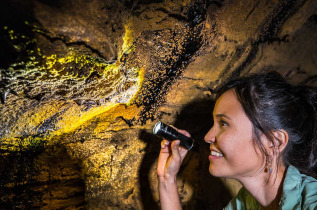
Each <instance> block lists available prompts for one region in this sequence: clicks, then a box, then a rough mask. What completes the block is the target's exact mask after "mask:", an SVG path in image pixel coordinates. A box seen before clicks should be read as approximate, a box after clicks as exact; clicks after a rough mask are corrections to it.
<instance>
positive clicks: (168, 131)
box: [153, 121, 197, 150]
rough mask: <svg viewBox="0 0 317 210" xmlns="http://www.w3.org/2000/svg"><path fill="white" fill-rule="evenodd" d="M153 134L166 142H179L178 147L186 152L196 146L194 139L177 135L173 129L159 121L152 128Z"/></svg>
mask: <svg viewBox="0 0 317 210" xmlns="http://www.w3.org/2000/svg"><path fill="white" fill-rule="evenodd" d="M153 134H156V135H158V136H161V137H163V138H164V139H166V140H168V141H173V140H180V145H181V146H182V147H184V148H185V149H188V150H191V149H193V148H195V147H196V146H197V143H195V140H194V139H192V138H190V137H187V136H185V135H183V134H181V133H179V132H178V131H176V130H175V129H174V128H173V127H171V126H168V125H166V124H164V123H162V122H161V121H158V122H157V123H156V124H155V126H154V128H153Z"/></svg>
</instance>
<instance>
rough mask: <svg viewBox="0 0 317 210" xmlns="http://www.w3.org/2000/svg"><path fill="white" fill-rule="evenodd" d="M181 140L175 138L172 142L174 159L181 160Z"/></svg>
mask: <svg viewBox="0 0 317 210" xmlns="http://www.w3.org/2000/svg"><path fill="white" fill-rule="evenodd" d="M179 144H180V141H179V140H175V141H173V142H172V145H171V149H172V155H173V159H175V160H179V159H180V154H179V150H180V147H179Z"/></svg>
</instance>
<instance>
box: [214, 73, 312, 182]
mask: <svg viewBox="0 0 317 210" xmlns="http://www.w3.org/2000/svg"><path fill="white" fill-rule="evenodd" d="M229 89H234V91H235V93H236V95H237V98H238V100H239V102H240V103H241V105H242V107H243V109H244V111H245V113H246V115H247V116H248V118H249V119H250V121H251V122H252V124H253V135H254V136H255V138H254V141H255V144H256V145H257V146H259V148H260V150H261V151H262V152H263V154H264V155H265V157H266V161H267V157H268V153H267V151H266V150H265V147H264V145H263V143H262V142H261V140H260V136H261V134H264V135H265V136H266V137H267V138H268V139H269V140H270V141H271V142H272V143H273V145H276V144H275V141H274V138H273V131H276V130H278V129H284V130H285V131H286V132H287V133H288V136H289V141H288V144H287V146H286V147H285V149H284V151H283V152H282V154H281V155H279V157H282V160H283V162H284V164H285V165H286V166H289V165H293V166H295V167H296V168H297V169H298V170H299V171H301V172H302V173H305V174H307V175H310V176H314V177H316V175H317V122H316V115H317V114H316V111H317V91H316V90H317V89H316V87H309V86H305V85H292V84H290V83H288V82H287V81H286V80H285V78H284V77H283V76H281V75H280V74H279V73H278V72H275V71H270V72H267V73H259V74H252V75H249V76H247V77H241V78H238V79H234V80H230V81H228V82H227V83H225V84H224V85H222V86H221V87H220V88H219V89H218V91H217V95H216V99H218V98H219V97H220V96H221V95H222V94H223V93H224V92H226V91H227V90H229Z"/></svg>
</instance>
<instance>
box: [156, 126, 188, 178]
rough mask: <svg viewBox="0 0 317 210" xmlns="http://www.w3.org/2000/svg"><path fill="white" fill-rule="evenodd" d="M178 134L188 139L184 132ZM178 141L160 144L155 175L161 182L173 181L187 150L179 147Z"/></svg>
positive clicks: (164, 141) (186, 133) (165, 141)
mask: <svg viewBox="0 0 317 210" xmlns="http://www.w3.org/2000/svg"><path fill="white" fill-rule="evenodd" d="M176 130H177V131H178V132H180V133H182V134H184V135H185V136H188V137H190V134H189V133H188V132H187V131H185V130H178V129H176ZM179 144H180V141H179V140H175V141H173V142H170V141H167V140H163V141H162V142H161V151H160V156H159V159H158V165H157V175H158V177H159V179H160V180H161V181H175V180H176V175H177V173H178V171H179V168H180V166H181V164H182V162H183V160H184V158H185V156H186V154H187V152H188V150H187V149H185V148H183V147H181V146H179Z"/></svg>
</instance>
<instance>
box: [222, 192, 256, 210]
mask: <svg viewBox="0 0 317 210" xmlns="http://www.w3.org/2000/svg"><path fill="white" fill-rule="evenodd" d="M258 208H259V204H258V202H257V201H256V199H255V198H254V197H253V196H252V195H251V194H250V193H249V192H248V191H247V190H246V189H245V188H244V187H242V188H241V189H240V190H239V192H238V194H237V195H236V196H235V197H234V198H233V199H232V200H231V201H230V202H229V204H228V205H227V206H226V207H225V208H224V209H225V210H233V209H235V210H240V209H258Z"/></svg>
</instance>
